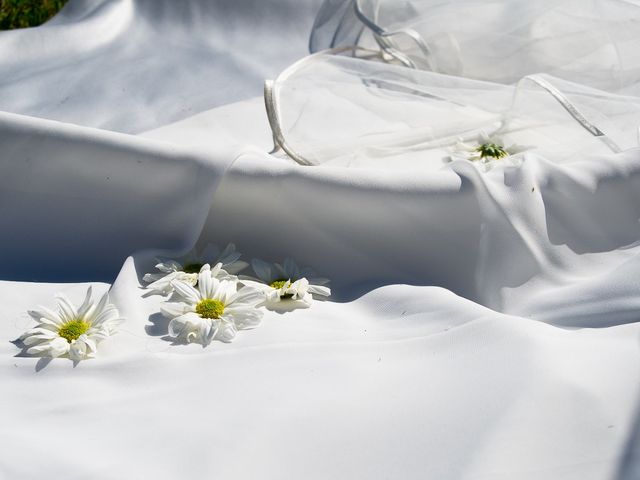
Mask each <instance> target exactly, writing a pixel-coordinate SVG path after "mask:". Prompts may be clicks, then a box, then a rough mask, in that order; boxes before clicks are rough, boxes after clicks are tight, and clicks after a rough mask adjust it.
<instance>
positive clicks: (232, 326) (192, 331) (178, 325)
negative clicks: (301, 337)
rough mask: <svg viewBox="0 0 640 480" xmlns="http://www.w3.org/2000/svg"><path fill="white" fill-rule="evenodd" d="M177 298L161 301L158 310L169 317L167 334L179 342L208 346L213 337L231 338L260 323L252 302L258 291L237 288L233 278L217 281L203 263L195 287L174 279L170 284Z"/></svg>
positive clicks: (254, 301) (222, 339) (255, 298)
mask: <svg viewBox="0 0 640 480" xmlns="http://www.w3.org/2000/svg"><path fill="white" fill-rule="evenodd" d="M172 287H173V290H174V292H175V294H176V297H177V301H173V302H164V303H163V304H161V306H160V311H161V312H162V314H163V315H164V316H166V317H167V318H170V319H171V321H170V322H169V335H170V336H171V337H172V338H174V339H176V340H177V341H180V342H186V343H192V342H193V343H199V344H201V345H202V346H207V345H209V344H210V343H211V342H212V341H213V340H219V341H222V342H230V341H232V340H233V339H234V338H235V336H236V333H237V332H238V330H243V329H248V328H253V327H255V326H257V325H258V324H259V323H260V320H261V319H262V315H263V312H262V311H260V310H258V308H257V307H256V305H257V304H258V303H259V302H260V301H261V300H262V295H261V294H260V292H258V291H256V290H254V289H251V288H241V289H240V290H238V281H237V280H236V279H226V280H220V279H218V278H216V277H215V275H214V273H213V272H212V270H211V268H210V266H209V265H208V264H205V265H204V266H203V267H202V268H201V269H200V272H199V273H198V281H197V286H195V287H194V286H193V285H190V284H188V283H186V282H182V281H179V280H176V281H174V282H173V283H172Z"/></svg>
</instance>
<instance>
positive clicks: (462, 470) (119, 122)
mask: <svg viewBox="0 0 640 480" xmlns="http://www.w3.org/2000/svg"><path fill="white" fill-rule="evenodd" d="M318 6H319V5H318V4H317V3H316V2H304V3H303V2H297V1H293V0H291V1H289V2H287V1H285V0H280V1H273V2H258V1H256V2H222V1H213V2H207V1H204V0H202V1H197V0H192V1H188V2H169V1H167V2H152V1H150V0H149V1H144V0H137V1H125V0H118V1H108V0H103V1H75V0H71V2H70V4H69V5H68V7H66V8H65V10H63V12H62V13H61V14H60V15H59V16H58V17H56V18H55V19H54V20H53V21H52V22H50V23H49V24H46V25H45V26H42V27H38V28H35V29H31V30H25V31H18V32H1V33H0V52H2V55H0V71H2V72H3V76H2V81H1V83H0V110H2V111H3V112H2V113H0V145H2V148H1V149H0V168H1V172H2V175H0V225H1V226H2V236H1V237H0V255H1V261H0V278H2V279H3V280H2V281H1V282H0V340H1V341H0V372H2V373H1V374H0V375H1V382H2V395H1V396H0V425H2V428H0V446H1V447H2V455H0V478H7V479H31V478H41V477H42V476H44V475H46V476H48V477H49V478H78V479H81V478H93V479H114V480H115V479H124V478H126V479H149V478H151V479H175V478H234V479H248V478H269V479H282V478H291V479H297V478H313V479H326V478H340V479H361V478H362V479H365V478H366V479H383V478H387V479H388V478H393V479H443V480H457V479H473V480H476V479H477V480H494V479H495V480H503V479H509V480H513V479H516V480H520V479H522V480H538V479H554V480H555V479H561V480H569V479H571V480H574V479H576V480H577V479H580V480H585V479H587V480H605V479H606V480H609V479H612V480H635V479H637V478H640V467H639V465H640V280H639V279H640V150H639V149H638V148H637V146H635V147H632V146H629V145H625V148H624V149H622V151H620V152H618V153H614V152H611V151H607V150H606V149H602V150H596V151H593V152H592V153H589V152H584V153H583V154H580V155H575V156H574V157H572V158H568V159H565V160H566V161H561V162H560V161H556V160H555V159H554V158H552V157H551V158H550V157H548V156H546V155H543V154H542V152H535V151H532V152H528V153H527V155H526V157H525V160H524V162H523V163H522V165H521V166H519V167H514V166H497V167H495V168H494V169H492V170H491V171H489V172H486V173H485V172H482V171H480V169H478V168H477V167H476V166H475V165H473V164H471V163H468V162H463V161H456V162H453V163H450V164H441V165H440V167H439V168H438V169H435V168H433V169H431V168H430V169H420V168H416V165H415V164H407V165H404V166H403V168H396V169H389V168H386V169H381V168H379V167H380V165H375V164H372V165H370V166H367V165H359V168H348V167H345V166H342V165H329V164H324V165H322V166H318V167H302V166H298V165H296V164H294V163H293V162H292V161H290V160H288V159H285V158H281V157H279V156H273V155H269V154H267V153H265V152H266V151H267V150H268V149H269V148H270V133H269V130H268V125H267V122H266V116H265V115H264V113H263V111H262V105H261V99H250V97H252V96H258V95H259V94H260V85H259V84H258V85H255V88H254V85H253V84H254V82H253V80H255V79H257V78H258V76H260V75H263V76H274V75H276V74H277V72H278V70H279V69H281V68H283V67H284V66H286V64H287V63H289V62H291V61H293V60H294V59H295V57H296V56H301V55H302V54H303V53H302V50H303V49H304V38H303V34H302V33H301V32H302V31H308V29H309V28H310V25H311V22H312V16H313V14H312V12H313V11H314V10H315V9H317V7H318ZM231 39H235V40H236V41H237V43H234V42H231V43H230V40H231ZM285 46H290V47H291V49H288V48H285ZM252 52H253V53H252ZM263 52H264V56H263ZM290 55H291V56H292V57H293V58H290ZM150 59H153V60H150ZM452 81H453V80H452ZM245 82H246V83H245ZM65 99H66V100H65ZM239 99H246V100H245V101H243V102H241V103H236V104H230V105H225V106H221V105H222V104H224V103H227V102H230V101H234V100H239ZM339 106H340V105H339V104H338V103H336V108H337V107H339ZM212 107H217V108H212ZM357 115H359V117H354V118H360V120H361V122H371V121H372V119H371V115H370V112H369V113H367V111H366V109H361V110H360V111H359V113H358V114H357ZM616 118H617V117H616ZM633 122H635V116H633V115H631V116H629V121H628V124H629V125H630V126H629V128H637V124H634V123H633ZM616 125H618V124H616ZM616 131H617V130H616ZM625 138H626V137H625ZM591 141H592V139H589V142H591ZM578 146H581V147H583V145H578ZM209 242H213V243H217V244H219V245H225V244H226V243H227V242H235V244H236V245H237V247H238V249H239V250H240V251H241V252H243V254H244V257H243V258H244V259H250V258H253V257H259V258H263V259H269V260H274V261H278V260H281V259H282V258H283V257H285V256H291V257H293V258H295V259H296V260H297V261H298V263H300V264H303V265H308V266H311V267H313V268H314V269H315V270H316V271H317V272H318V273H320V274H321V275H323V276H326V277H328V278H330V279H331V287H332V292H333V296H332V298H331V299H330V300H329V301H325V302H315V303H314V304H313V305H312V307H311V308H309V309H306V310H296V311H293V312H289V313H286V314H278V313H275V312H266V313H265V317H264V319H263V321H262V324H261V325H260V326H259V327H258V328H256V329H254V330H250V331H243V332H241V333H240V334H239V335H238V337H237V338H236V339H235V341H234V342H233V343H230V344H223V343H220V342H214V343H212V344H211V345H210V346H209V347H207V348H205V349H203V348H202V347H200V346H198V345H186V346H185V345H182V346H180V345H172V344H171V343H170V342H168V341H167V340H166V339H165V337H166V334H167V322H166V320H165V319H163V318H162V317H161V316H160V315H159V313H158V312H159V303H160V301H161V298H160V297H158V296H143V294H144V290H142V288H141V286H142V282H141V278H142V275H144V273H147V272H150V271H152V269H153V265H154V261H153V257H154V255H155V254H157V253H160V252H161V253H163V254H165V255H166V254H176V255H177V254H180V253H183V252H184V251H186V250H188V249H190V248H191V247H192V246H193V245H194V244H197V246H199V247H203V246H204V245H206V244H207V243H209ZM89 284H91V285H94V286H95V289H96V290H97V291H99V293H102V292H104V291H106V290H108V289H109V288H110V289H111V290H110V295H111V299H112V301H113V302H114V303H115V304H116V306H117V307H118V309H119V310H120V312H121V314H122V315H123V316H124V317H126V319H127V321H126V323H125V324H124V325H123V327H122V329H121V331H120V333H118V334H117V335H115V336H113V337H110V338H109V339H107V340H105V341H104V342H103V343H101V344H100V347H99V352H98V356H97V358H96V359H95V360H88V361H83V362H80V363H79V364H78V365H76V366H74V365H73V364H72V362H70V361H69V360H65V359H56V360H53V361H50V362H49V361H47V360H45V359H40V360H39V359H37V358H30V357H27V356H24V355H22V354H21V350H20V348H18V347H17V346H16V345H15V344H14V343H12V342H13V341H15V340H16V339H17V338H18V337H19V336H20V335H21V334H22V333H23V332H24V331H25V330H26V329H28V328H29V327H30V326H31V325H32V323H31V322H32V320H31V319H30V318H29V317H28V315H27V313H26V312H27V310H28V309H31V308H33V307H34V306H36V305H39V304H42V305H45V306H49V307H53V306H54V299H53V295H54V294H55V293H58V292H64V293H66V294H68V295H69V296H70V297H71V298H72V299H73V300H74V301H76V302H79V301H81V299H82V297H83V295H84V293H85V291H86V287H87V285H89Z"/></svg>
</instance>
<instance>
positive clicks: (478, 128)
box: [272, 53, 640, 170]
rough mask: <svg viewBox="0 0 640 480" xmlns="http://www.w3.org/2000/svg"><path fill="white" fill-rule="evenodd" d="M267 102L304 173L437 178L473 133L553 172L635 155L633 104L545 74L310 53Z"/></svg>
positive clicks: (636, 109)
mask: <svg viewBox="0 0 640 480" xmlns="http://www.w3.org/2000/svg"><path fill="white" fill-rule="evenodd" d="M554 94H555V95H554ZM272 98H273V100H274V102H273V103H274V105H273V108H274V109H275V110H276V113H277V115H276V117H277V128H278V129H279V130H280V133H281V136H282V138H283V139H284V141H285V145H286V147H287V150H288V152H289V154H290V155H292V156H294V157H299V158H302V159H304V160H305V161H307V162H308V163H310V164H313V165H319V164H332V165H344V166H360V165H366V166H378V167H383V168H418V169H421V170H434V169H440V168H442V167H443V165H444V164H445V163H446V162H447V161H448V160H449V157H450V154H451V149H452V148H453V147H454V145H455V144H456V142H458V141H460V140H463V141H465V140H469V139H472V138H476V137H477V136H478V134H479V133H481V132H484V133H486V134H489V135H493V134H499V135H501V136H506V137H507V139H508V140H509V142H511V143H517V144H520V145H525V146H527V150H530V151H536V152H537V153H540V154H542V155H543V156H545V157H546V158H547V159H548V160H551V161H554V162H559V163H562V162H564V161H568V160H571V159H575V158H582V157H584V156H585V155H591V154H597V153H610V152H612V151H621V150H626V149H629V148H633V147H636V146H638V125H640V99H638V98H636V97H631V96H622V95H617V94H612V93H607V92H604V91H601V90H597V89H593V88H590V87H586V86H583V85H579V84H576V83H572V82H568V81H565V80H561V79H558V78H554V77H552V76H548V75H540V76H535V77H531V78H524V79H522V80H521V81H520V82H518V83H517V84H515V85H503V84H499V83H490V82H484V81H478V80H473V79H467V78H460V77H452V76H447V75H443V74H439V73H434V72H429V71H424V70H415V69H410V68H406V67H403V66H396V65H390V64H387V63H382V62H376V61H371V60H363V59H360V58H353V57H350V56H342V55H332V54H325V53H320V54H316V55H314V56H312V57H308V58H306V59H305V60H303V61H301V62H299V63H298V64H296V65H294V66H292V67H291V68H290V69H288V70H287V71H285V72H283V74H282V75H281V76H280V77H279V78H278V79H277V80H276V81H275V82H274V84H273V89H272ZM590 127H591V129H590Z"/></svg>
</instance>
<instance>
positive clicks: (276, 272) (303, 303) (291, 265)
mask: <svg viewBox="0 0 640 480" xmlns="http://www.w3.org/2000/svg"><path fill="white" fill-rule="evenodd" d="M251 266H252V267H253V270H254V272H255V274H256V275H257V277H258V278H246V277H242V278H241V279H240V282H241V283H243V284H244V285H247V286H249V287H253V288H255V289H256V290H260V291H262V292H263V294H264V296H265V302H264V303H265V306H267V307H270V308H274V309H280V308H284V307H286V308H288V307H289V306H297V307H309V306H311V303H312V302H313V300H314V295H316V296H321V297H328V296H329V295H331V290H330V289H329V288H328V287H327V286H325V285H326V284H328V283H329V280H327V279H326V278H321V277H316V275H315V273H314V272H313V271H312V270H310V269H308V268H305V269H301V268H300V267H298V265H296V263H295V262H294V261H293V260H292V259H291V258H286V259H285V261H284V263H283V264H279V263H274V264H269V263H267V262H264V261H262V260H258V259H256V260H253V261H252V262H251Z"/></svg>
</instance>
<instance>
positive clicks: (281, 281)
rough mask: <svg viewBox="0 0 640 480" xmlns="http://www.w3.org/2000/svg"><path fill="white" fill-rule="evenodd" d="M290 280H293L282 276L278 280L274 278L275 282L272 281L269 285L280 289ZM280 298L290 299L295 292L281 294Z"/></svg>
mask: <svg viewBox="0 0 640 480" xmlns="http://www.w3.org/2000/svg"><path fill="white" fill-rule="evenodd" d="M290 281H291V280H284V279H282V278H279V279H278V280H274V281H273V282H271V283H270V284H269V286H270V287H271V288H275V289H276V290H280V289H281V288H282V287H284V286H285V285H286V284H287V282H290ZM280 298H281V299H282V300H289V299H291V298H293V293H285V294H282V295H280Z"/></svg>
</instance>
